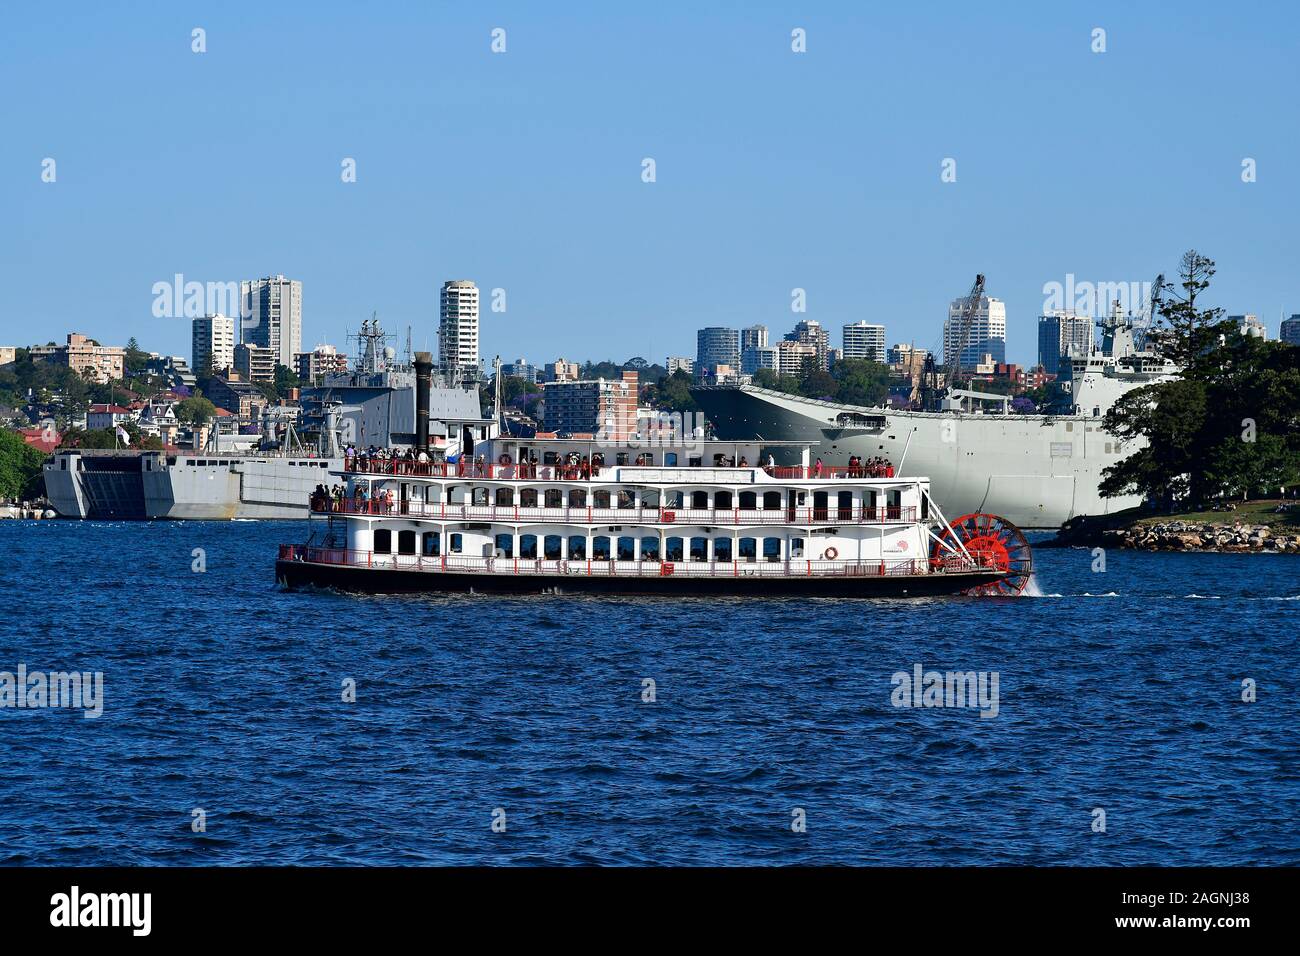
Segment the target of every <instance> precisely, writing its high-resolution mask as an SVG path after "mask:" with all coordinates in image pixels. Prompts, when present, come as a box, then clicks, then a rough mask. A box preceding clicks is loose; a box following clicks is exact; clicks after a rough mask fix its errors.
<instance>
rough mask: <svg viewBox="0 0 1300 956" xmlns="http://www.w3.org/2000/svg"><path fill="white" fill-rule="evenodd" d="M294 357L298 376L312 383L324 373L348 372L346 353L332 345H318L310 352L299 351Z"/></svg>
mask: <svg viewBox="0 0 1300 956" xmlns="http://www.w3.org/2000/svg"><path fill="white" fill-rule="evenodd" d="M293 359H294V366H293V368H294V371H295V372H297V373H298V377H299V378H300V379H303V380H304V381H307V382H311V383H315V381H316V379H317V378H319V377H320V376H322V375H332V374H336V373H346V372H347V370H348V357H347V355H346V353H343V352H340V351H339V350H338V349H336V348H335V347H334V346H332V345H318V346H316V347H315V348H314V349H312V350H311V351H310V352H299V353H298V354H297V355H295V356H294V357H293Z"/></svg>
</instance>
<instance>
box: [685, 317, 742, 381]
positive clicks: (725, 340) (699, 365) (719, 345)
mask: <svg viewBox="0 0 1300 956" xmlns="http://www.w3.org/2000/svg"><path fill="white" fill-rule="evenodd" d="M714 365H731V366H739V365H740V333H739V332H737V331H736V330H735V329H724V328H721V327H719V326H712V327H710V328H707V329H699V330H698V331H697V332H696V333H695V369H694V371H695V374H697V375H706V374H708V372H709V369H710V367H711V366H714Z"/></svg>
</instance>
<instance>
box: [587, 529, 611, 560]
mask: <svg viewBox="0 0 1300 956" xmlns="http://www.w3.org/2000/svg"><path fill="white" fill-rule="evenodd" d="M591 556H592V558H594V559H595V560H597V561H608V560H609V538H608V537H606V536H605V535H601V536H599V537H596V538H592V539H591Z"/></svg>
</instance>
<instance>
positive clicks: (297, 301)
mask: <svg viewBox="0 0 1300 956" xmlns="http://www.w3.org/2000/svg"><path fill="white" fill-rule="evenodd" d="M239 291H240V296H241V298H242V300H243V303H242V306H243V315H242V316H241V320H242V324H243V336H242V341H243V344H245V345H257V346H260V347H262V348H264V349H270V350H271V352H272V353H273V354H274V355H275V363H276V364H277V365H283V366H285V367H286V368H293V367H294V356H295V355H297V354H298V353H299V352H301V351H302V283H301V282H298V281H296V280H294V279H286V278H285V277H284V276H282V275H277V276H267V277H266V278H265V279H253V280H245V281H243V282H241V283H240V284H239Z"/></svg>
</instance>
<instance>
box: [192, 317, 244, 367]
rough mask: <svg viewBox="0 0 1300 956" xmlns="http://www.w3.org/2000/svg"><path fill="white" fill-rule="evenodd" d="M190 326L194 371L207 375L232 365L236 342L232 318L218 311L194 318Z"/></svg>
mask: <svg viewBox="0 0 1300 956" xmlns="http://www.w3.org/2000/svg"><path fill="white" fill-rule="evenodd" d="M190 328H191V339H192V343H193V347H192V349H191V354H192V357H193V360H194V366H193V368H194V371H195V372H196V373H198V374H199V375H209V374H211V373H213V372H221V371H224V370H226V369H229V368H232V367H233V366H234V364H235V346H236V345H237V344H238V343H237V341H236V337H235V320H234V318H232V317H231V316H228V315H221V314H220V313H214V314H212V315H205V316H203V317H201V318H196V319H194V321H193V322H191V323H190ZM209 363H210V364H209Z"/></svg>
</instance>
